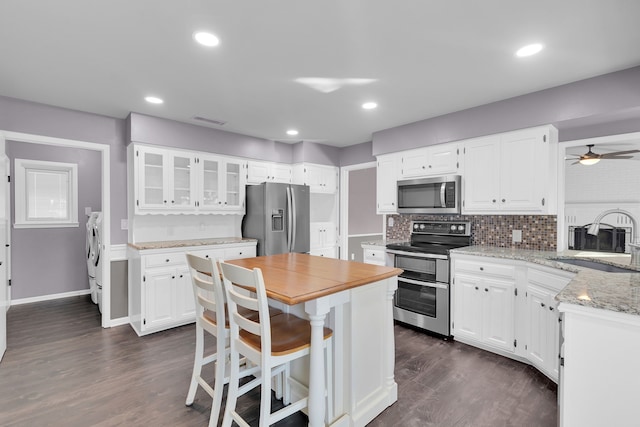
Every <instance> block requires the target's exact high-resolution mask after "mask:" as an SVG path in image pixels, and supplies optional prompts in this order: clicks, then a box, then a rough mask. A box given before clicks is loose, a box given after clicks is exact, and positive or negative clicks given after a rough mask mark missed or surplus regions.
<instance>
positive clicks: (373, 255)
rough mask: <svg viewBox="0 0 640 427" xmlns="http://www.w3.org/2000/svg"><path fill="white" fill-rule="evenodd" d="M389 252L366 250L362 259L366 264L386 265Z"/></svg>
mask: <svg viewBox="0 0 640 427" xmlns="http://www.w3.org/2000/svg"><path fill="white" fill-rule="evenodd" d="M386 257H387V252H386V251H385V250H384V249H371V248H364V249H363V254H362V259H363V261H364V262H365V263H366V264H374V265H386Z"/></svg>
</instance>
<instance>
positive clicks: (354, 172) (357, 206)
mask: <svg viewBox="0 0 640 427" xmlns="http://www.w3.org/2000/svg"><path fill="white" fill-rule="evenodd" d="M340 195H341V199H342V200H341V201H340V207H341V218H340V236H341V243H340V244H341V247H342V250H341V251H340V254H341V255H340V256H341V258H342V259H346V260H351V261H359V262H362V260H363V257H362V254H363V251H362V247H361V246H360V245H361V244H362V242H365V241H373V240H381V239H383V238H384V215H378V214H377V213H376V163H375V162H369V163H362V164H358V165H351V166H345V167H343V168H341V179H340Z"/></svg>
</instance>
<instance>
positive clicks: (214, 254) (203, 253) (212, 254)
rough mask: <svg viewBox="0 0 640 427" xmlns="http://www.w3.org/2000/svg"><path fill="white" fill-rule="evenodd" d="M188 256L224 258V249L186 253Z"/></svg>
mask: <svg viewBox="0 0 640 427" xmlns="http://www.w3.org/2000/svg"><path fill="white" fill-rule="evenodd" d="M188 252H189V253H190V254H194V255H195V256H199V257H202V258H214V259H219V258H224V252H225V250H224V249H203V250H198V251H188Z"/></svg>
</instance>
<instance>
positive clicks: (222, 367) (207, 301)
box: [185, 254, 282, 426]
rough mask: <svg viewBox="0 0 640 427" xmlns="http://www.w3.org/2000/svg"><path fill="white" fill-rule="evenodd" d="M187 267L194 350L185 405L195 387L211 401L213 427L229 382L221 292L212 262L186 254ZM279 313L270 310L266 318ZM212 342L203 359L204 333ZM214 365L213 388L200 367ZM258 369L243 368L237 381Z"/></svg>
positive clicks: (251, 314)
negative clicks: (211, 350) (192, 306)
mask: <svg viewBox="0 0 640 427" xmlns="http://www.w3.org/2000/svg"><path fill="white" fill-rule="evenodd" d="M187 263H188V265H189V269H190V272H191V281H192V283H193V296H194V299H195V303H196V349H195V357H194V361H193V373H192V374H191V383H190V385H189V392H188V393H187V400H186V402H185V403H186V405H187V406H191V405H192V404H193V400H194V398H195V394H196V390H197V388H198V385H200V387H202V388H203V390H204V391H206V392H207V393H208V394H209V396H211V397H212V398H213V403H212V404H211V415H210V416H209V426H216V425H217V424H218V418H219V415H220V406H221V402H222V392H223V389H224V384H226V383H228V382H229V375H228V369H227V357H228V355H229V322H228V316H227V314H226V312H227V306H226V304H225V296H224V290H223V287H222V283H221V281H220V272H219V270H218V267H217V265H216V260H214V259H210V258H202V257H199V256H196V255H193V254H187ZM279 313H282V312H281V311H280V310H277V309H271V310H270V314H272V315H276V314H279ZM244 315H245V316H247V317H248V318H253V319H256V320H257V319H258V313H257V312H255V311H254V312H249V311H245V312H244ZM205 331H206V332H208V333H210V334H211V335H213V336H214V337H215V338H216V352H215V353H213V354H211V355H209V356H206V357H205V355H204V332H205ZM212 362H216V364H215V377H214V378H215V379H214V384H213V387H211V385H209V384H208V383H207V382H206V381H205V380H204V379H203V378H202V375H201V373H202V367H203V366H204V365H207V364H209V363H212ZM259 370H260V368H259V367H258V366H256V365H253V366H252V367H247V366H245V369H243V370H242V371H241V372H240V376H241V377H245V376H248V375H258V372H259Z"/></svg>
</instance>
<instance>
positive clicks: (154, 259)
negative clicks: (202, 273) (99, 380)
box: [144, 252, 187, 268]
mask: <svg viewBox="0 0 640 427" xmlns="http://www.w3.org/2000/svg"><path fill="white" fill-rule="evenodd" d="M144 259H145V267H146V268H152V267H166V266H176V265H181V264H184V265H186V264H187V259H186V258H185V256H184V253H183V252H172V253H166V254H155V255H146V256H145V257H144Z"/></svg>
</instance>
